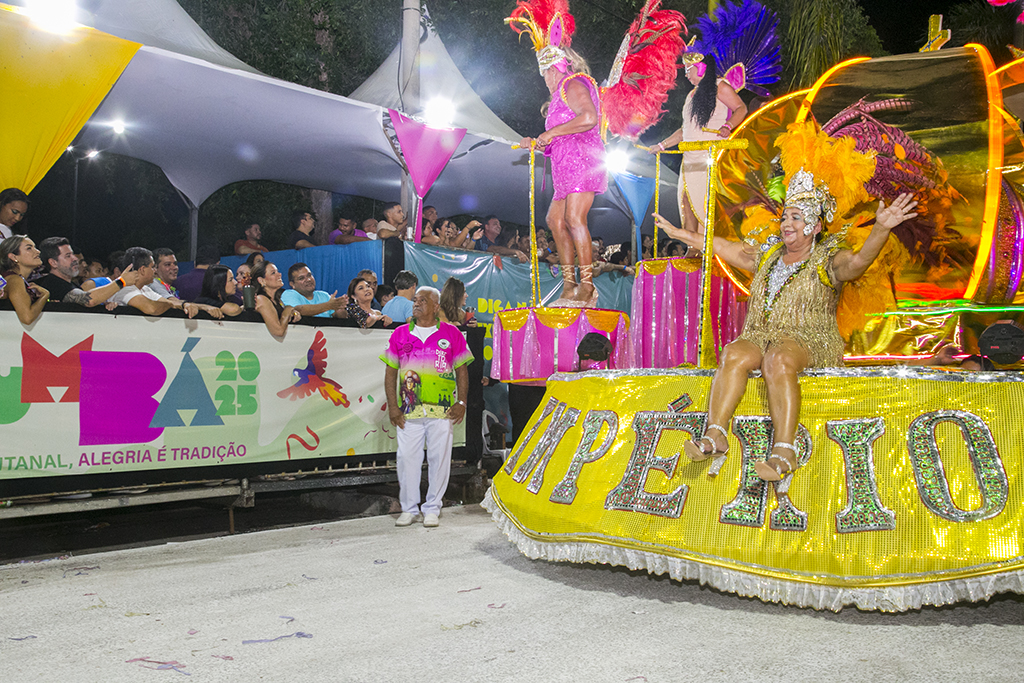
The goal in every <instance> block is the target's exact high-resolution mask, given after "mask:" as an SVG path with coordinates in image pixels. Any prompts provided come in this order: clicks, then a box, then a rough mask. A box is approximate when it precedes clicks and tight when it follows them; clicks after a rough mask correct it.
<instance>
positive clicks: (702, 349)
mask: <svg viewBox="0 0 1024 683" xmlns="http://www.w3.org/2000/svg"><path fill="white" fill-rule="evenodd" d="M749 144H750V143H749V142H748V141H747V140H743V139H739V140H736V139H731V138H730V139H727V140H712V141H710V142H684V143H681V144H680V145H679V150H680V151H682V152H689V151H691V150H707V153H708V194H707V204H706V208H707V223H706V224H705V226H704V254H703V255H702V263H701V271H700V308H699V309H698V310H697V329H698V330H700V342H699V343H700V346H699V348H698V352H697V366H698V367H701V368H713V367H715V364H716V358H715V355H716V354H715V337H714V334H713V333H712V329H711V315H710V313H711V310H710V306H711V258H712V255H711V247H712V242H713V241H714V238H715V225H714V224H715V197H716V195H717V194H718V187H717V183H716V182H715V178H716V177H717V173H718V155H719V153H720V152H721V151H722V150H725V149H746V148H747V146H748V145H749Z"/></svg>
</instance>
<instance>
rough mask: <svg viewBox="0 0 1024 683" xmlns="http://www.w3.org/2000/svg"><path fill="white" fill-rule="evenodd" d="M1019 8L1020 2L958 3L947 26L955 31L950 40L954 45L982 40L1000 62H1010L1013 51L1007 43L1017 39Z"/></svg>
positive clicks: (972, 0)
mask: <svg viewBox="0 0 1024 683" xmlns="http://www.w3.org/2000/svg"><path fill="white" fill-rule="evenodd" d="M1018 11H1019V7H1018V6H1017V4H1016V3H1013V4H1010V5H1005V6H1003V7H995V6H993V5H990V4H989V3H988V2H987V1H986V0H971V1H970V2H963V3H960V4H959V5H954V6H953V8H952V9H951V10H950V12H949V17H948V20H947V21H946V28H949V29H951V32H952V36H951V38H950V41H949V43H948V44H949V46H950V47H953V46H962V45H966V44H967V43H980V44H982V45H984V46H985V47H986V48H988V51H989V52H991V53H992V58H993V59H994V60H995V61H996V63H997V64H1001V63H1005V62H1008V61H1010V60H1011V59H1012V58H1013V55H1012V54H1010V50H1009V48H1008V47H1006V46H1007V45H1012V44H1013V42H1014V27H1015V25H1016V17H1017V13H1018ZM1018 47H1019V46H1018Z"/></svg>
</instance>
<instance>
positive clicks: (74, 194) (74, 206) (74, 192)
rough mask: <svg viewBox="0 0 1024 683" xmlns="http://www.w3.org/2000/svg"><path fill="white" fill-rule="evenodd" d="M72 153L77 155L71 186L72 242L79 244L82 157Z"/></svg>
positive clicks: (75, 155)
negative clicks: (79, 164)
mask: <svg viewBox="0 0 1024 683" xmlns="http://www.w3.org/2000/svg"><path fill="white" fill-rule="evenodd" d="M72 154H73V155H74V157H75V182H74V185H73V186H72V188H71V244H78V239H77V238H78V235H77V234H76V233H77V232H78V162H79V161H81V160H82V157H80V156H78V155H77V154H74V153H72Z"/></svg>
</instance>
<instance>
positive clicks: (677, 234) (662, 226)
mask: <svg viewBox="0 0 1024 683" xmlns="http://www.w3.org/2000/svg"><path fill="white" fill-rule="evenodd" d="M651 215H652V216H654V227H655V228H657V229H659V230H664V231H665V234H667V235H668V236H669V237H671V238H673V239H677V240H679V241H680V242H682V243H683V244H685V245H686V246H688V247H689V248H690V249H703V248H704V235H702V234H701V233H699V232H691V231H690V230H687V229H686V228H677V227H676V226H674V225H672V224H671V223H670V222H668V221H667V220H665V218H664V216H662V215H661V214H658V213H652V214H651Z"/></svg>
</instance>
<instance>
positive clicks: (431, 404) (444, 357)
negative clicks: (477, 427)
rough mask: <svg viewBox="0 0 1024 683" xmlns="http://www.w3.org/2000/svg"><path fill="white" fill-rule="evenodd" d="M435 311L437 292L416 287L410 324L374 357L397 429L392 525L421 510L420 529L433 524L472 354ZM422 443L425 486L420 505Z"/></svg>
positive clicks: (463, 405) (445, 484) (409, 519)
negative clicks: (397, 506)
mask: <svg viewBox="0 0 1024 683" xmlns="http://www.w3.org/2000/svg"><path fill="white" fill-rule="evenodd" d="M440 307H441V294H440V292H438V291H437V290H436V289H434V288H433V287H420V288H419V290H417V292H416V295H415V297H413V303H412V320H411V321H410V322H409V324H408V325H402V326H401V327H399V328H398V329H396V330H395V331H394V332H393V333H392V335H391V339H390V340H389V341H388V346H387V348H386V349H385V351H384V353H383V354H381V356H380V359H381V360H382V361H384V363H385V365H387V369H386V370H385V371H384V391H385V393H386V395H387V401H388V415H389V417H390V418H391V424H393V425H395V426H396V427H397V428H398V435H397V437H398V456H397V468H398V487H399V494H398V497H399V500H400V501H401V503H402V514H401V515H400V516H399V517H398V521H397V522H395V526H409V525H410V524H412V523H413V522H414V521H416V519H417V518H418V517H419V515H420V513H421V512H422V514H423V526H428V527H433V526H437V525H438V524H439V516H440V513H441V500H442V497H443V496H444V493H445V491H446V490H447V489H448V478H449V476H450V474H451V462H452V440H453V435H454V425H456V424H458V423H459V422H462V418H463V417H465V415H466V396H467V395H468V393H469V371H468V368H467V366H468V365H469V363H470V362H471V361H472V360H473V354H472V353H471V352H470V350H469V347H467V346H466V339H465V338H464V337H463V336H462V333H461V332H459V330H458V328H456V327H455V326H454V325H452V324H450V323H444V322H440V321H439V320H438V312H439V310H440ZM399 384H401V387H400V388H399ZM456 399H457V400H456ZM424 444H426V450H427V480H428V488H427V498H426V500H425V501H423V505H422V507H421V506H420V477H421V473H422V467H423V448H424Z"/></svg>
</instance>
